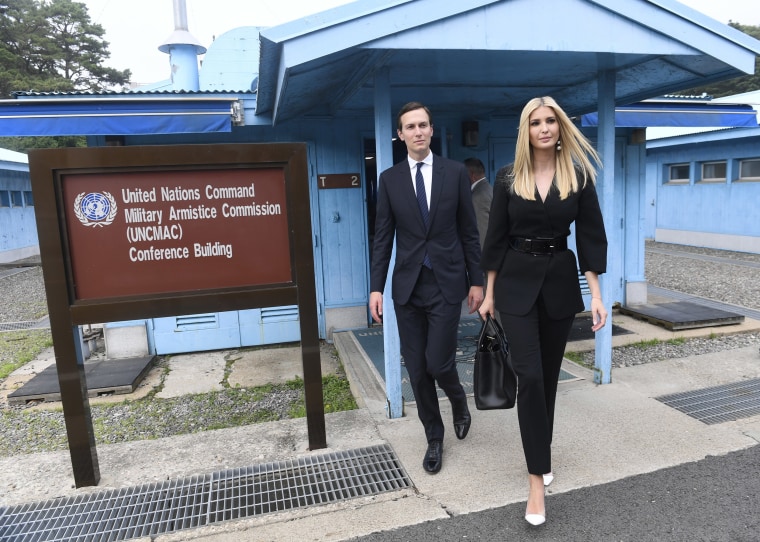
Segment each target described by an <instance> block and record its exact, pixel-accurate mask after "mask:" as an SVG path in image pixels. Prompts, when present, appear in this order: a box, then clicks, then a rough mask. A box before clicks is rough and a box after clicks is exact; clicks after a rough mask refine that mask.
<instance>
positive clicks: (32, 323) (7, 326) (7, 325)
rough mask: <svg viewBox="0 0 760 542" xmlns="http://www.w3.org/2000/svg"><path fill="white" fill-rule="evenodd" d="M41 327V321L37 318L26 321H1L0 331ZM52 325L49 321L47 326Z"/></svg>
mask: <svg viewBox="0 0 760 542" xmlns="http://www.w3.org/2000/svg"><path fill="white" fill-rule="evenodd" d="M36 327H40V322H39V321H37V320H27V321H26V322H4V323H0V331H17V330H20V329H32V328H36ZM43 327H50V324H49V323H48V324H47V326H43Z"/></svg>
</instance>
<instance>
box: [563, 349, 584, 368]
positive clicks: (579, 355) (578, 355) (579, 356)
mask: <svg viewBox="0 0 760 542" xmlns="http://www.w3.org/2000/svg"><path fill="white" fill-rule="evenodd" d="M565 358H566V359H569V360H570V361H573V362H575V363H577V364H579V365H583V352H565Z"/></svg>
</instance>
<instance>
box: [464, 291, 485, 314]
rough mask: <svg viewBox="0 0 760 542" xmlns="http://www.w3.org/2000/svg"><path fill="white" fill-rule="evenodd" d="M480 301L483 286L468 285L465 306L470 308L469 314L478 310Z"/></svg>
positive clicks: (481, 300)
mask: <svg viewBox="0 0 760 542" xmlns="http://www.w3.org/2000/svg"><path fill="white" fill-rule="evenodd" d="M481 303H483V287H482V286H470V294H469V295H468V296H467V308H469V309H470V314H472V313H473V312H475V311H476V310H478V309H479V308H480V304H481Z"/></svg>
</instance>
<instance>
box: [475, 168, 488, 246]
mask: <svg viewBox="0 0 760 542" xmlns="http://www.w3.org/2000/svg"><path fill="white" fill-rule="evenodd" d="M492 200H493V188H492V187H491V185H490V184H488V180H487V179H483V180H482V181H479V182H478V184H476V185H475V187H474V188H472V206H473V207H474V208H475V218H476V219H477V221H478V235H479V237H480V246H481V247H483V245H485V243H486V232H487V231H488V213H489V212H490V211H491V201H492Z"/></svg>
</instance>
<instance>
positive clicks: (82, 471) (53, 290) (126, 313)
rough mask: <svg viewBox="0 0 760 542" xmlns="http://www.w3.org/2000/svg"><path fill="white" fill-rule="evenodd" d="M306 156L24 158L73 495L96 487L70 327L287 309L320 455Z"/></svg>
mask: <svg viewBox="0 0 760 542" xmlns="http://www.w3.org/2000/svg"><path fill="white" fill-rule="evenodd" d="M306 156H307V153H306V146H305V145H304V144H299V143H279V144H222V145H165V146H159V145H157V146H148V147H102V148H63V149H39V150H33V151H31V152H30V154H29V171H30V174H31V180H32V190H33V194H34V200H35V217H36V220H37V234H38V237H39V242H40V256H41V259H42V271H43V276H44V280H45V292H46V295H47V302H48V310H49V315H50V327H51V332H52V335H53V348H54V350H55V357H56V368H57V370H58V381H59V384H60V389H61V401H62V403H63V411H64V419H65V422H66V431H67V436H68V440H69V449H70V452H71V459H72V465H73V467H74V478H75V483H76V486H77V487H82V486H88V485H96V484H97V483H98V481H99V479H100V473H99V467H98V461H97V452H96V448H95V437H94V431H93V427H92V419H91V416H90V409H89V400H88V396H87V383H86V379H85V371H84V360H83V356H82V351H81V345H80V344H79V343H78V340H77V339H78V336H79V334H78V329H77V327H76V326H77V325H81V324H89V323H105V322H114V321H121V320H132V319H139V318H156V317H161V316H179V315H185V314H195V313H199V312H211V311H234V310H242V309H250V308H262V307H272V306H279V305H294V304H297V305H298V307H299V322H300V327H301V354H302V357H303V369H304V388H305V399H306V418H307V425H308V430H309V446H310V448H311V449H318V448H324V447H325V446H326V437H325V421H324V406H323V403H322V376H321V366H320V359H319V333H318V327H317V307H316V287H315V279H314V256H313V250H312V239H313V238H312V234H311V211H310V208H309V179H308V167H307V161H306Z"/></svg>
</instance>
